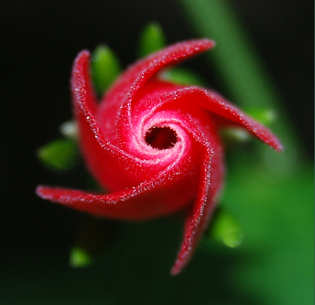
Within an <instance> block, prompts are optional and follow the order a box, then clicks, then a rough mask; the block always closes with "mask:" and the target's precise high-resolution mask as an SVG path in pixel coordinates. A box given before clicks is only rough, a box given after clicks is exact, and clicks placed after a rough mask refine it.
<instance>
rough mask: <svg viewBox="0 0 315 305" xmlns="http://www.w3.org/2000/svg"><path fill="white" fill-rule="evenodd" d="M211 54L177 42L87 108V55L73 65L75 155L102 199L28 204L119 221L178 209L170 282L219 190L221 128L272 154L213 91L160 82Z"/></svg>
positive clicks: (49, 195)
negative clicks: (182, 215) (183, 215)
mask: <svg viewBox="0 0 315 305" xmlns="http://www.w3.org/2000/svg"><path fill="white" fill-rule="evenodd" d="M213 46H214V42H213V41H211V40H208V39H199V40H191V41H185V42H182V43H178V44H175V45H173V46H170V47H168V48H166V49H164V50H161V51H160V52H157V53H155V54H152V55H150V56H148V57H147V58H145V59H142V60H140V61H138V62H136V63H135V64H134V65H132V66H130V68H128V69H127V70H126V72H125V73H123V74H122V75H121V76H120V77H119V78H118V80H117V81H116V82H115V84H114V85H113V86H112V88H111V89H110V90H109V91H108V92H107V93H106V94H105V96H104V97H103V98H102V101H101V102H100V103H98V102H97V100H96V97H95V93H94V90H93V86H92V81H91V75H90V68H89V66H90V64H89V58H90V54H89V52H87V51H83V52H81V53H80V54H79V55H78V57H77V59H76V60H75V63H74V67H73V71H72V79H71V87H72V95H73V108H74V114H75V118H76V121H77V123H78V127H79V138H80V145H81V150H82V153H83V155H84V158H85V161H86V163H87V166H88V168H89V170H90V172H91V173H92V174H93V176H94V177H95V178H96V180H97V181H98V182H99V183H100V185H102V186H103V187H104V188H105V189H107V190H109V192H110V193H109V194H105V195H104V194H96V193H91V192H86V191H81V190H73V189H65V188H53V187H47V186H39V187H38V188H37V190H36V192H37V194H38V196H40V197H42V198H44V199H47V200H50V201H53V202H57V203H60V204H63V205H65V206H68V207H72V208H75V209H77V210H80V211H84V212H88V213H91V214H94V215H98V216H104V217H108V218H114V219H123V220H136V221H137V220H144V219H150V218H154V217H160V216H164V215H167V214H170V213H174V212H176V211H179V210H183V209H185V210H186V211H187V219H186V224H185V228H184V236H183V241H182V244H181V248H180V250H179V253H178V256H177V260H176V262H175V264H174V266H173V268H172V271H171V272H172V274H174V275H175V274H178V273H179V272H180V271H181V270H182V269H183V268H184V267H185V265H186V264H187V263H188V261H189V259H190V258H191V256H192V254H193V252H194V250H195V248H196V246H197V244H198V241H199V239H200V237H201V235H202V233H203V231H204V229H205V227H206V226H207V223H208V220H209V218H210V216H211V213H212V211H213V208H214V206H215V204H216V201H217V198H218V195H219V193H220V190H221V188H222V185H223V176H224V162H223V148H222V144H221V141H220V138H219V128H220V127H221V126H222V125H226V124H227V125H232V126H233V125H234V126H239V127H243V128H245V129H247V130H248V131H249V132H250V133H252V134H253V135H254V136H256V137H257V138H259V139H260V140H262V141H263V142H265V143H267V144H268V145H270V146H271V147H272V148H274V149H275V150H277V151H280V150H282V146H281V143H280V142H279V140H278V139H277V138H276V137H275V136H274V135H273V134H272V133H271V132H270V131H269V130H268V129H267V128H265V127H264V126H262V125H261V124H259V123H258V122H256V121H254V120H253V119H251V118H250V117H248V116H247V115H246V114H244V113H243V112H242V111H240V110H239V109H238V108H236V107H235V106H233V105H232V104H230V103H229V102H227V101H226V100H225V99H224V98H223V97H221V96H220V95H219V94H217V93H216V92H214V91H211V90H206V89H203V88H199V87H196V86H192V87H183V86H180V85H175V84H172V83H169V82H166V81H163V80H161V79H160V74H159V73H160V72H161V70H162V69H164V68H167V67H170V66H173V65H175V64H178V63H180V62H181V61H183V60H186V59H188V58H190V57H192V56H194V55H197V54H199V53H201V52H203V51H206V50H208V49H210V48H211V47H213Z"/></svg>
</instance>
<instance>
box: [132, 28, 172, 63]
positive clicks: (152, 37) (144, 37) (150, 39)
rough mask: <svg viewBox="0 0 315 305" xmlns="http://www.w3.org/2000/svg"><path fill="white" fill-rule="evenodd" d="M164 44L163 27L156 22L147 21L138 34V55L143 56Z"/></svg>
mask: <svg viewBox="0 0 315 305" xmlns="http://www.w3.org/2000/svg"><path fill="white" fill-rule="evenodd" d="M165 45H166V40H165V35H164V32H163V29H162V28H161V26H160V25H159V24H158V23H149V24H148V25H147V26H146V27H145V28H144V30H143V32H142V33H141V36H140V42H139V50H138V56H139V57H140V58H141V57H145V56H147V55H149V54H151V53H154V52H156V51H159V50H160V49H162V48H163V47H164V46H165Z"/></svg>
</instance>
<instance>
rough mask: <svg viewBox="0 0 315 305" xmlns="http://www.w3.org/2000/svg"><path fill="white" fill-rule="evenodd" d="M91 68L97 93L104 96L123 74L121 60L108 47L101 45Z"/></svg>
mask: <svg viewBox="0 0 315 305" xmlns="http://www.w3.org/2000/svg"><path fill="white" fill-rule="evenodd" d="M91 67H92V79H93V82H94V86H95V89H96V92H97V93H98V95H100V96H102V95H103V94H104V93H105V92H106V90H107V89H108V88H109V87H110V86H111V84H112V83H113V82H114V81H115V80H116V78H117V77H118V75H119V74H120V73H121V65H120V62H119V59H118V57H117V56H116V54H115V53H114V52H113V51H112V50H111V49H110V48H109V47H108V46H106V45H100V46H98V47H97V48H96V49H95V51H94V52H93V54H92V61H91Z"/></svg>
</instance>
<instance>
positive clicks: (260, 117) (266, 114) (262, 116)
mask: <svg viewBox="0 0 315 305" xmlns="http://www.w3.org/2000/svg"><path fill="white" fill-rule="evenodd" d="M246 113H247V114H248V115H249V116H250V117H252V118H253V119H255V120H256V121H258V122H260V123H261V124H263V125H266V126H269V125H271V124H272V123H273V122H275V121H276V119H277V114H276V112H275V111H274V110H273V109H270V108H265V109H263V108H249V109H247V110H246Z"/></svg>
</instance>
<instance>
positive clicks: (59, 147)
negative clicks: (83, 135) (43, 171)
mask: <svg viewBox="0 0 315 305" xmlns="http://www.w3.org/2000/svg"><path fill="white" fill-rule="evenodd" d="M37 156H38V158H39V160H40V161H41V162H42V163H43V164H44V165H45V166H47V167H48V168H50V169H52V170H54V171H57V172H64V171H68V170H70V169H72V168H73V167H74V166H75V165H76V164H77V162H78V160H79V152H78V147H77V143H76V141H74V140H71V139H58V140H54V141H52V142H50V143H48V144H46V145H45V146H43V147H41V148H40V149H39V150H38V152H37Z"/></svg>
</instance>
